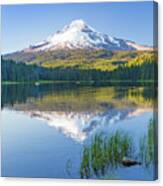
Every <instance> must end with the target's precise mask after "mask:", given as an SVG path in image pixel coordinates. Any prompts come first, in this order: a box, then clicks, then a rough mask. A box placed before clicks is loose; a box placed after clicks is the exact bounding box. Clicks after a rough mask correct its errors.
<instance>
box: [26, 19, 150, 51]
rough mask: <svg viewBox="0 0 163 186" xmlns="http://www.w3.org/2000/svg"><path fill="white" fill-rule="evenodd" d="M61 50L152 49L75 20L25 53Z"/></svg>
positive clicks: (27, 49)
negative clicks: (101, 31) (109, 34)
mask: <svg viewBox="0 0 163 186" xmlns="http://www.w3.org/2000/svg"><path fill="white" fill-rule="evenodd" d="M60 49H106V50H111V51H114V50H151V48H150V47H148V46H142V45H138V44H136V43H135V42H133V41H129V40H123V39H119V38H115V37H111V36H108V35H107V34H102V33H100V32H98V31H96V30H95V29H94V28H92V27H91V26H89V25H87V24H86V23H85V22H84V21H83V20H75V21H72V22H71V23H70V24H69V25H66V26H65V27H64V28H63V29H62V30H61V31H57V32H56V33H55V34H53V35H51V36H49V37H48V38H47V39H46V40H44V41H42V42H40V43H37V44H35V45H31V46H30V47H29V48H26V49H25V50H23V51H24V52H35V51H36V52H37V51H53V50H60Z"/></svg>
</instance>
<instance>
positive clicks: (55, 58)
mask: <svg viewBox="0 0 163 186" xmlns="http://www.w3.org/2000/svg"><path fill="white" fill-rule="evenodd" d="M22 59H23V58H22ZM1 64H2V81H14V82H29V81H30V82H32V81H34V82H35V81H41V80H53V81H122V80H123V81H142V82H143V81H154V80H156V79H157V77H155V76H156V75H157V72H156V69H157V56H156V54H155V52H151V51H150V52H147V51H146V52H145V51H144V52H138V51H133V52H131V51H130V52H127V51H124V52H122V51H121V52H109V51H105V50H100V51H92V52H91V51H87V52H86V51H82V50H79V51H76V52H74V51H73V52H72V51H65V52H63V51H62V52H61V51H60V52H58V53H57V52H53V53H50V52H48V53H46V54H44V55H41V54H40V55H38V56H35V57H34V58H33V59H31V60H29V59H28V60H27V59H26V60H24V61H17V60H16V61H14V60H11V59H9V58H4V57H2V63H1Z"/></svg>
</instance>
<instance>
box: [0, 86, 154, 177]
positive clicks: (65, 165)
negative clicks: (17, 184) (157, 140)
mask: <svg viewBox="0 0 163 186" xmlns="http://www.w3.org/2000/svg"><path fill="white" fill-rule="evenodd" d="M154 102H155V99H154V92H153V87H143V86H141V87H138V86H137V87H127V86H125V87H119V86H116V87H112V86H103V87H100V86H98V87H97V86H96V87H95V86H82V87H81V86H80V87H79V86H72V85H40V86H32V85H4V86H2V124H3V128H2V175H3V176H19V177H52V178H81V177H82V175H81V171H85V172H84V175H87V171H89V173H88V175H87V176H86V178H95V179H97V178H98V179H141V180H152V179H153V178H154V173H155V166H154V160H153V159H151V158H149V157H147V156H146V155H141V149H140V143H141V141H142V139H145V138H148V132H149V123H150V121H151V120H152V119H153V114H154V112H153V105H154ZM116 131H119V132H120V133H121V134H122V133H125V135H127V136H128V137H129V138H130V139H131V140H132V147H133V148H132V151H133V153H132V154H134V156H132V157H124V158H129V159H134V160H136V161H137V162H139V163H140V164H137V165H134V166H124V165H123V164H122V163H121V161H119V160H117V162H116V159H115V160H114V161H113V162H114V163H113V164H116V166H113V165H112V166H108V167H107V168H106V166H105V165H104V167H105V169H104V170H103V171H102V172H101V170H100V168H99V170H97V171H94V170H95V169H94V168H93V164H92V163H91V160H88V161H87V159H86V156H85V154H84V152H85V150H84V149H85V148H87V147H88V148H89V149H91V148H92V144H93V141H94V140H95V138H96V136H98V135H103V136H105V138H106V139H107V140H108V139H109V137H110V136H113V135H114V134H115V133H116ZM146 141H148V142H149V141H150V140H148V139H147V140H146ZM117 143H118V142H117ZM151 144H152V142H151ZM150 147H151V148H154V147H153V146H150ZM115 148H116V147H115ZM151 148H150V149H151ZM147 149H148V148H147ZM96 150H97V151H98V149H96ZM144 151H145V150H144ZM145 153H149V154H150V152H146V151H145ZM143 154H144V153H143ZM147 155H148V154H147ZM142 156H144V157H147V158H142ZM150 157H151V156H150ZM98 158H99V159H100V158H101V157H98ZM147 159H150V161H148V162H147ZM89 161H90V162H89ZM84 162H86V163H84ZM146 162H147V163H146ZM101 163H103V162H102V160H101ZM105 164H106V163H105ZM83 165H84V166H83ZM88 166H89V169H87V168H88ZM100 166H101V165H100V163H99V167H100ZM86 167H87V168H86Z"/></svg>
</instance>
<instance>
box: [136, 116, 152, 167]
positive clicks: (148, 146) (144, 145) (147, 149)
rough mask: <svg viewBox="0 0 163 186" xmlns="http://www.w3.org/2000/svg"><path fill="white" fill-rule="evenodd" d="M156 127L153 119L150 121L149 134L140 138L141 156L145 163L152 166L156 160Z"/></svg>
mask: <svg viewBox="0 0 163 186" xmlns="http://www.w3.org/2000/svg"><path fill="white" fill-rule="evenodd" d="M154 127H155V122H154V120H153V119H151V120H150V121H149V125H148V131H147V134H146V135H144V136H143V137H142V138H141V139H140V157H141V161H142V162H143V165H145V166H146V167H148V166H150V165H151V164H152V163H153V161H154V156H155V148H154V147H155V141H154V137H155V136H154V134H155V133H154Z"/></svg>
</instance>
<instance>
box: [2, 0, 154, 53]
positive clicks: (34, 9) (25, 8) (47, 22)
mask: <svg viewBox="0 0 163 186" xmlns="http://www.w3.org/2000/svg"><path fill="white" fill-rule="evenodd" d="M152 13H153V3H152V1H150V2H126V3H120V2H118V3H117V2H115V3H94V4H92V3H87V4H86V3H82V4H81V3H80V4H38V5H27V4H26V5H5V6H3V7H2V53H8V52H13V51H16V50H20V49H22V48H24V47H27V46H29V45H30V44H34V43H37V42H39V41H42V40H43V39H45V38H47V36H48V35H50V34H52V33H54V32H56V31H57V30H60V29H62V27H63V26H64V25H65V24H69V23H70V22H71V21H72V20H75V19H83V20H84V21H86V22H87V23H88V24H89V25H90V26H92V27H93V28H95V29H96V30H98V31H100V32H102V33H105V34H108V35H111V36H115V37H119V38H124V39H130V40H133V41H136V42H138V43H140V44H147V45H152V42H153V37H152V35H153V23H152V20H153V14H152Z"/></svg>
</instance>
